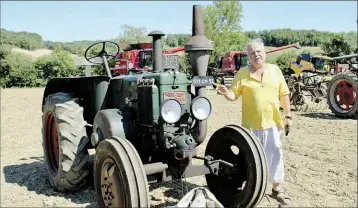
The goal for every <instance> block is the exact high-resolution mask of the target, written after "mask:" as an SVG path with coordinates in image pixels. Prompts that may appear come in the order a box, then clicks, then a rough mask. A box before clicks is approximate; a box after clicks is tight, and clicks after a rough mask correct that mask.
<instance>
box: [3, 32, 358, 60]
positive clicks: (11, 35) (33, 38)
mask: <svg viewBox="0 0 358 208" xmlns="http://www.w3.org/2000/svg"><path fill="white" fill-rule="evenodd" d="M122 30H123V33H122V34H123V35H122V36H120V37H119V38H116V39H111V41H116V42H119V41H120V42H123V43H136V42H140V41H151V38H150V37H148V36H147V34H148V31H147V30H146V29H145V28H139V29H138V28H135V27H133V26H130V25H125V26H123V27H122ZM214 32H215V31H214ZM133 33H137V34H136V35H133ZM242 34H243V35H244V36H246V37H247V38H248V39H254V38H261V39H262V40H263V41H264V43H265V45H266V46H272V47H279V46H283V45H288V44H293V43H296V42H299V43H300V45H301V46H314V47H318V46H322V45H323V44H324V43H326V42H329V41H330V39H332V38H333V37H335V36H337V35H338V36H340V37H343V39H344V40H345V41H346V42H347V43H348V44H349V45H350V46H351V47H352V48H357V32H354V31H352V32H340V33H334V32H325V31H317V30H292V29H272V30H262V31H258V32H256V31H245V32H243V33H242ZM132 35H133V36H132ZM190 36H191V34H167V35H166V36H165V37H164V38H163V45H164V47H167V48H173V47H178V46H183V45H185V43H186V41H187V40H188V39H189V38H190ZM228 40H229V41H231V40H232V39H230V38H229V39H228ZM96 41H100V40H80V41H72V42H55V41H46V40H43V39H42V37H41V35H39V34H37V33H30V32H14V31H8V30H6V29H1V44H2V45H3V44H7V45H11V46H14V47H18V48H22V49H26V50H36V49H40V48H46V49H50V50H54V49H55V48H56V46H59V47H61V48H62V49H63V50H66V51H68V52H70V53H72V54H76V55H80V56H83V54H84V52H85V50H86V48H87V47H88V46H89V45H90V44H92V43H94V42H96ZM236 50H239V49H236Z"/></svg>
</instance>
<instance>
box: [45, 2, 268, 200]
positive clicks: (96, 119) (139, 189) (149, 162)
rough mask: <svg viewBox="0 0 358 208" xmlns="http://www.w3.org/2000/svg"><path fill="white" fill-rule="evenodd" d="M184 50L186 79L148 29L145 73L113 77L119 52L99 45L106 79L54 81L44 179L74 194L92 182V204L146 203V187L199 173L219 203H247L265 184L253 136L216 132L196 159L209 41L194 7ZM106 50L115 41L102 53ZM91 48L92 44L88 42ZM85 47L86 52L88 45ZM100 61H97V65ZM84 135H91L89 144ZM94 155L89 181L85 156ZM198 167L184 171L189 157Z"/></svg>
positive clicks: (206, 112) (205, 113)
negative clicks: (149, 54) (149, 64)
mask: <svg viewBox="0 0 358 208" xmlns="http://www.w3.org/2000/svg"><path fill="white" fill-rule="evenodd" d="M192 28H193V33H192V37H191V39H190V40H189V41H188V42H187V44H186V45H185V52H187V53H189V56H190V58H191V65H192V70H193V74H194V77H193V79H192V80H188V79H187V76H186V74H184V73H182V72H180V71H179V70H178V62H177V56H174V55H168V54H164V55H163V54H162V45H161V36H164V34H163V33H162V32H160V31H153V32H151V33H150V34H149V36H152V37H153V71H152V72H148V73H142V74H135V75H124V76H117V77H113V78H112V77H111V73H110V71H109V68H108V63H107V59H111V58H114V57H115V56H116V54H117V53H118V51H119V46H118V45H117V44H116V43H113V42H107V41H104V42H99V43H97V44H103V50H102V51H101V52H100V53H99V54H98V56H96V57H87V53H86V54H85V57H86V58H87V59H89V60H90V59H96V60H97V61H98V63H103V64H104V66H105V68H106V71H107V74H108V76H93V77H73V78H55V79H52V80H50V81H49V82H48V84H47V86H46V88H45V91H44V96H43V103H42V111H43V130H42V131H43V148H44V149H43V150H44V158H45V162H46V167H47V173H48V179H49V181H50V183H51V185H52V186H53V187H54V188H55V189H56V190H58V191H75V190H79V189H81V188H83V187H84V185H86V184H87V182H88V180H94V186H95V191H96V194H97V202H98V205H99V207H149V206H150V197H149V189H148V184H150V183H159V182H165V181H170V180H180V179H182V178H187V177H192V176H200V175H205V177H206V181H207V184H208V187H209V190H210V191H211V192H212V193H213V194H214V195H215V196H216V197H217V199H218V200H219V201H220V202H221V203H222V204H223V205H224V206H225V207H253V206H256V205H257V204H258V203H259V202H260V200H261V199H262V197H263V195H264V193H265V190H266V185H267V177H268V172H267V171H268V170H267V163H266V157H265V154H264V150H263V148H262V145H261V143H260V142H259V140H258V139H257V138H256V137H255V136H254V135H253V134H252V133H251V132H250V131H248V130H246V129H245V128H243V127H240V126H238V125H227V126H224V127H222V128H220V129H218V130H217V131H215V132H214V133H213V134H212V136H211V137H210V140H209V141H208V144H207V146H206V149H205V155H202V156H200V155H199V154H198V151H197V148H198V147H199V145H200V144H202V143H203V141H204V140H205V138H206V135H207V129H208V127H207V119H208V117H209V116H210V113H211V111H212V109H211V108H212V106H211V103H210V101H209V100H208V98H206V92H205V91H206V86H208V85H212V83H213V82H214V79H213V77H210V76H206V71H207V67H208V62H209V56H210V52H211V51H212V50H213V46H212V45H211V42H210V41H209V40H208V39H207V38H206V37H205V35H204V34H205V33H204V23H203V19H202V16H201V10H200V7H199V6H196V5H195V6H194V7H193V27H192ZM106 44H115V45H116V46H117V52H116V53H114V54H110V53H109V52H107V51H106V50H105V48H106ZM92 46H94V45H92ZM92 46H91V47H92ZM101 60H102V61H101ZM89 138H90V139H89ZM90 149H94V150H95V156H94V158H93V163H94V165H93V178H92V173H91V166H90V162H89V160H90V155H89V150H90ZM194 159H197V160H203V161H204V164H203V165H192V160H194Z"/></svg>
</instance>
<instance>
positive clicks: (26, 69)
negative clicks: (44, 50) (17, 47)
mask: <svg viewBox="0 0 358 208" xmlns="http://www.w3.org/2000/svg"><path fill="white" fill-rule="evenodd" d="M3 63H4V65H3V66H4V67H3V66H2V68H1V74H0V80H1V87H4V88H5V87H37V86H40V85H41V83H42V82H41V80H40V79H38V76H37V75H38V73H37V70H36V69H35V68H34V66H33V65H32V59H31V58H30V57H28V56H24V55H22V54H20V53H10V54H8V55H7V56H6V57H5V58H4V59H3Z"/></svg>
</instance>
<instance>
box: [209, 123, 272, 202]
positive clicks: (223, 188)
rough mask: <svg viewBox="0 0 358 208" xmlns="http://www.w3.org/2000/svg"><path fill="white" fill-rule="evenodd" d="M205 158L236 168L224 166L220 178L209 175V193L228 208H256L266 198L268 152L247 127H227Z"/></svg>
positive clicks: (212, 140) (212, 141)
mask: <svg viewBox="0 0 358 208" xmlns="http://www.w3.org/2000/svg"><path fill="white" fill-rule="evenodd" d="M205 155H210V156H211V157H213V158H214V160H219V159H221V160H223V161H227V162H229V163H232V164H234V167H236V168H235V169H236V170H235V169H234V170H233V169H232V168H230V167H227V166H225V165H221V166H220V168H219V172H218V175H214V174H207V175H205V177H206V181H207V184H208V187H209V190H210V191H211V192H212V193H213V194H214V195H215V197H216V198H217V199H218V200H219V201H220V202H221V203H222V204H223V206H224V207H255V206H257V205H258V204H259V203H260V201H261V199H262V197H263V196H264V194H265V191H266V188H267V181H268V166H267V161H266V156H265V152H264V149H263V147H262V145H261V143H260V142H259V140H258V139H257V137H255V135H253V134H252V133H251V132H249V131H248V130H246V129H245V128H243V127H240V126H236V125H227V126H225V127H223V128H221V129H219V130H217V131H216V132H215V133H214V134H213V135H212V136H211V138H210V140H209V142H208V144H207V147H206V150H205Z"/></svg>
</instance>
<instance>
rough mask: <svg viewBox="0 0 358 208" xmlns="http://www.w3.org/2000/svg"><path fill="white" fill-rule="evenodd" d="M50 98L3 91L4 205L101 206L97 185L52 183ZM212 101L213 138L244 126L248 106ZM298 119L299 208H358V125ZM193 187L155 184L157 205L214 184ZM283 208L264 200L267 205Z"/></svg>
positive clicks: (291, 183) (295, 176)
mask: <svg viewBox="0 0 358 208" xmlns="http://www.w3.org/2000/svg"><path fill="white" fill-rule="evenodd" d="M42 94H43V89H6V90H2V91H1V170H2V171H1V206H2V207H19V206H26V207H41V206H44V207H64V206H71V207H95V206H96V202H95V195H94V191H93V187H91V186H90V187H88V188H86V189H84V190H82V191H79V192H76V193H72V194H62V193H57V192H54V191H53V189H52V188H51V187H50V185H49V183H48V182H47V178H46V174H45V167H44V163H43V157H42V156H43V152H42V146H41V99H42ZM208 95H209V98H210V99H211V101H212V104H213V113H212V115H211V117H210V119H209V121H208V126H209V131H208V138H209V137H210V136H211V134H212V133H213V131H214V130H216V129H217V128H219V127H222V126H224V125H225V124H230V123H236V124H240V123H241V111H240V108H239V107H238V106H239V105H238V103H239V102H240V101H237V102H232V103H229V102H227V101H225V100H224V99H223V98H222V97H219V96H217V95H216V94H215V93H214V91H210V90H209V91H208ZM293 114H294V122H295V124H294V127H293V130H292V132H291V133H290V135H289V136H288V137H283V146H284V164H285V171H286V183H285V184H284V187H285V189H286V191H287V193H288V194H289V195H290V196H291V200H292V206H294V207H313V206H319V207H343V206H349V207H356V206H357V184H356V182H357V164H356V163H357V120H351V119H347V120H341V119H337V118H335V117H334V116H333V115H332V114H331V113H330V112H329V111H328V110H325V111H320V112H313V113H312V112H311V113H304V114H303V113H299V112H294V113H293ZM207 140H208V139H207ZM207 140H206V142H207ZM206 142H204V143H203V144H202V145H201V146H200V148H199V149H200V151H199V152H201V153H203V151H204V148H205V146H206ZM186 181H187V183H183V184H182V183H180V182H179V181H178V182H170V183H164V184H156V185H155V186H150V191H151V192H150V195H151V197H152V199H151V203H152V205H153V206H155V207H163V206H168V205H174V204H175V202H177V201H178V200H179V199H180V198H181V197H182V196H183V195H182V193H183V192H182V190H183V191H184V192H185V190H186V188H188V190H190V189H192V188H193V187H195V186H197V185H204V186H205V185H206V182H205V179H204V177H203V176H200V177H194V178H189V179H187V180H186ZM268 189H270V186H269V187H268ZM277 205H278V204H277V203H276V202H275V201H274V200H273V199H270V198H268V197H264V198H263V199H262V201H261V204H260V205H259V206H261V207H268V206H271V207H277Z"/></svg>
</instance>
